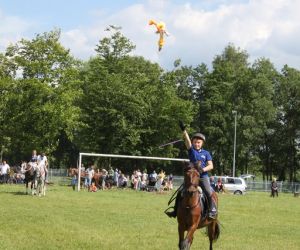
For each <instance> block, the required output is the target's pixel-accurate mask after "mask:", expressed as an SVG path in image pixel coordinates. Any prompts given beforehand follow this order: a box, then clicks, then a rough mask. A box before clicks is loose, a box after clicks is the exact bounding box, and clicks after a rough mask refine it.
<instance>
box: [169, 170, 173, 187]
mask: <svg viewBox="0 0 300 250" xmlns="http://www.w3.org/2000/svg"><path fill="white" fill-rule="evenodd" d="M168 186H169V189H170V190H173V174H170V175H169V177H168Z"/></svg>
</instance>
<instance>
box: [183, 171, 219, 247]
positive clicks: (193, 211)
mask: <svg viewBox="0 0 300 250" xmlns="http://www.w3.org/2000/svg"><path fill="white" fill-rule="evenodd" d="M199 179H200V176H199V172H198V171H197V170H196V169H195V168H187V169H185V173H184V188H183V191H182V192H183V195H182V199H181V201H180V202H179V206H178V210H177V221H178V234H179V244H178V245H179V249H180V250H188V249H190V246H191V245H192V243H193V238H194V236H193V235H194V233H195V231H196V230H197V229H198V228H203V227H206V228H207V234H208V238H209V243H210V245H209V249H210V250H212V243H213V241H216V240H217V239H218V237H219V235H220V226H219V223H218V220H217V218H216V219H210V218H208V217H207V216H205V214H204V215H203V213H202V210H203V209H202V206H203V205H202V204H203V203H202V202H201V200H200V192H199V190H198V184H199ZM212 198H213V199H215V202H216V204H217V202H218V197H217V195H216V193H215V192H213V197H212ZM185 231H187V234H186V236H185V237H184V232H185Z"/></svg>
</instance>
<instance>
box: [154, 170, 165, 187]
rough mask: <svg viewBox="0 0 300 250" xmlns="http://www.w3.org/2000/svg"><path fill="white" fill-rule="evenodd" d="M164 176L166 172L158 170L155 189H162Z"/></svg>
mask: <svg viewBox="0 0 300 250" xmlns="http://www.w3.org/2000/svg"><path fill="white" fill-rule="evenodd" d="M165 176H166V174H165V172H164V171H163V170H161V171H160V172H159V174H158V176H157V182H156V189H157V190H158V191H162V190H163V185H162V183H163V181H164V179H165Z"/></svg>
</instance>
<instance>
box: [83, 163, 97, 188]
mask: <svg viewBox="0 0 300 250" xmlns="http://www.w3.org/2000/svg"><path fill="white" fill-rule="evenodd" d="M94 174H95V171H94V167H93V166H89V168H88V169H87V170H86V171H85V182H84V185H85V186H86V187H87V188H89V187H90V186H91V184H92V179H93V177H94Z"/></svg>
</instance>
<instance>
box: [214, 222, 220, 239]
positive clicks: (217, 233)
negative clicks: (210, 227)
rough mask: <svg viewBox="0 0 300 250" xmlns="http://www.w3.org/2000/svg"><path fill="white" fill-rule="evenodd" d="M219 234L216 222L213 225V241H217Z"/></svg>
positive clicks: (218, 223)
mask: <svg viewBox="0 0 300 250" xmlns="http://www.w3.org/2000/svg"><path fill="white" fill-rule="evenodd" d="M220 234H221V226H220V222H219V221H218V220H217V221H216V224H215V230H214V235H213V241H217V239H218V238H219V236H220Z"/></svg>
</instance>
